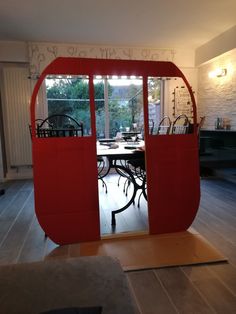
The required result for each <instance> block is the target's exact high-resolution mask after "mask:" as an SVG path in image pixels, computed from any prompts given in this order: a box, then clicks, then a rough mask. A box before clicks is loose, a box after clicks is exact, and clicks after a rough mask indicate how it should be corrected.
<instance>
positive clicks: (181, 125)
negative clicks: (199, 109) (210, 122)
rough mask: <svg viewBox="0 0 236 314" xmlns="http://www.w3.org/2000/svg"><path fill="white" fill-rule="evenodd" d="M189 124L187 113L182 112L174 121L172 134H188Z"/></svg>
mask: <svg viewBox="0 0 236 314" xmlns="http://www.w3.org/2000/svg"><path fill="white" fill-rule="evenodd" d="M189 126H190V121H189V118H188V117H187V116H186V115H185V114H181V115H179V116H178V117H177V118H176V119H175V120H174V121H173V123H172V128H171V134H187V133H188V131H189Z"/></svg>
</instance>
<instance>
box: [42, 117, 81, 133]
mask: <svg viewBox="0 0 236 314" xmlns="http://www.w3.org/2000/svg"><path fill="white" fill-rule="evenodd" d="M83 135H84V127H83V122H78V121H76V120H75V119H74V118H72V117H71V116H69V115H66V114H54V115H51V116H49V117H47V118H46V119H44V120H43V121H42V122H41V123H37V125H36V136H37V137H68V136H83Z"/></svg>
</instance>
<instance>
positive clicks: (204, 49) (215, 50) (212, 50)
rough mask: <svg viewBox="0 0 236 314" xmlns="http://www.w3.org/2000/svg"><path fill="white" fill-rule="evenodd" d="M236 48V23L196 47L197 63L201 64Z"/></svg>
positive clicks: (197, 64)
mask: <svg viewBox="0 0 236 314" xmlns="http://www.w3.org/2000/svg"><path fill="white" fill-rule="evenodd" d="M234 48H236V25H235V26H233V27H232V28H230V29H229V30H227V31H226V32H224V33H222V34H220V35H219V36H217V37H215V38H213V39H212V40H211V41H209V42H207V43H206V44H205V45H203V46H201V47H199V48H197V49H196V56H195V65H196V66H199V65H201V64H203V63H205V62H207V61H209V60H211V59H213V58H215V57H217V56H220V55H222V54H224V53H225V52H227V51H231V50H232V49H234Z"/></svg>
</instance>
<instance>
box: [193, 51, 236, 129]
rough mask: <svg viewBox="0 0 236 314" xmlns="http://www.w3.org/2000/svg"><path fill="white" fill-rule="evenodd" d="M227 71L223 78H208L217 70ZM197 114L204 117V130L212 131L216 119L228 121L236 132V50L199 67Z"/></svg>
mask: <svg viewBox="0 0 236 314" xmlns="http://www.w3.org/2000/svg"><path fill="white" fill-rule="evenodd" d="M219 67H220V68H225V69H227V75H226V76H224V77H214V78H210V77H209V72H211V71H214V70H215V69H217V68H219ZM197 94H198V95H197V98H198V114H199V116H206V120H205V123H204V128H206V129H214V128H215V120H216V118H217V117H220V118H226V119H229V120H230V124H231V129H233V130H236V49H233V50H232V51H229V52H227V53H225V54H223V55H221V56H219V57H217V58H215V59H213V60H211V61H209V62H208V63H206V64H204V65H202V66H201V67H199V75H198V93H197Z"/></svg>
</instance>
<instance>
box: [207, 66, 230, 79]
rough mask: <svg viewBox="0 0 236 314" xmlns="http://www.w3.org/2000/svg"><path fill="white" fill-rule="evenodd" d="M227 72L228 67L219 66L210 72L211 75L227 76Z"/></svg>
mask: <svg viewBox="0 0 236 314" xmlns="http://www.w3.org/2000/svg"><path fill="white" fill-rule="evenodd" d="M226 74H227V69H223V68H217V69H216V70H214V71H211V72H209V77H222V76H226Z"/></svg>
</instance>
